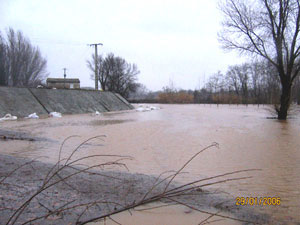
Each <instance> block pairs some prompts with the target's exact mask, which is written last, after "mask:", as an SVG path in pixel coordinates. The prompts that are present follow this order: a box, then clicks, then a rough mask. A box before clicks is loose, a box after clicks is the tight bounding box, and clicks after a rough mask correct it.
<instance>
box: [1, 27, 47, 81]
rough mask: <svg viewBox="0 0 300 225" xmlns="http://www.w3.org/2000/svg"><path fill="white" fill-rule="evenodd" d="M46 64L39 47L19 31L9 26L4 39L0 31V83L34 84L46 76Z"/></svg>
mask: <svg viewBox="0 0 300 225" xmlns="http://www.w3.org/2000/svg"><path fill="white" fill-rule="evenodd" d="M46 66H47V61H46V59H45V58H43V57H42V55H41V52H40V50H39V48H38V47H34V46H33V45H32V44H31V43H30V41H29V39H27V38H26V37H24V35H23V33H22V32H21V31H17V32H15V31H14V30H13V29H12V28H9V29H8V31H7V37H6V39H5V38H4V37H2V35H1V33H0V85H2V86H21V87H30V86H36V85H37V84H40V83H41V82H42V80H44V79H45V78H46V77H47V76H48V74H47V71H46Z"/></svg>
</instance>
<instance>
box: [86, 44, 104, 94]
mask: <svg viewBox="0 0 300 225" xmlns="http://www.w3.org/2000/svg"><path fill="white" fill-rule="evenodd" d="M98 45H103V44H102V43H96V44H89V46H95V90H98V49H97V47H98Z"/></svg>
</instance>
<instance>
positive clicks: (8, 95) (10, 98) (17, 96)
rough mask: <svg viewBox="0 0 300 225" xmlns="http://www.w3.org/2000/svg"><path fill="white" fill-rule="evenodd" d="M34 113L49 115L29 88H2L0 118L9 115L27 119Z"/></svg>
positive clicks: (0, 89) (0, 93) (0, 91)
mask: <svg viewBox="0 0 300 225" xmlns="http://www.w3.org/2000/svg"><path fill="white" fill-rule="evenodd" d="M33 112H36V113H37V114H46V113H47V111H46V110H45V109H44V108H43V106H42V105H41V104H40V103H39V102H38V101H37V100H36V99H35V98H34V96H32V94H31V93H30V91H29V90H28V89H27V88H11V87H0V117H3V116H4V115H5V114H7V113H10V114H12V115H14V116H18V117H25V116H28V115H29V114H31V113H33Z"/></svg>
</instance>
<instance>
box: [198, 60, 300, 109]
mask: <svg viewBox="0 0 300 225" xmlns="http://www.w3.org/2000/svg"><path fill="white" fill-rule="evenodd" d="M298 80H299V79H297V80H296V81H297V82H295V85H294V87H293V95H292V97H291V100H293V101H295V102H300V100H299V98H300V96H299V93H297V89H299V82H298ZM280 93H281V85H280V80H279V77H278V76H277V73H276V69H275V68H274V67H273V66H272V65H270V63H269V62H267V61H256V62H253V63H243V64H241V65H234V66H229V67H228V70H227V72H226V73H225V74H222V73H221V72H218V73H216V74H214V75H212V76H211V77H210V78H209V80H208V82H207V83H206V85H205V88H203V89H202V90H199V91H198V93H196V99H195V101H196V102H209V103H225V104H279V103H280V101H279V100H280Z"/></svg>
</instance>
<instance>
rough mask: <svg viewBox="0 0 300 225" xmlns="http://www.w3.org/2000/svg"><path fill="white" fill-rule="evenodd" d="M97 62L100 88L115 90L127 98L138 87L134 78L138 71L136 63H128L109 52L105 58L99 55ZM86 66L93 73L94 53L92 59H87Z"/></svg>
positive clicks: (92, 76)
mask: <svg viewBox="0 0 300 225" xmlns="http://www.w3.org/2000/svg"><path fill="white" fill-rule="evenodd" d="M97 63H98V68H99V71H98V74H99V82H100V84H101V88H102V90H104V91H105V90H107V91H113V92H117V93H119V94H121V95H122V96H124V97H125V98H127V97H128V96H129V94H130V93H132V92H135V91H136V89H137V88H138V85H137V83H136V80H137V75H138V74H139V73H140V71H139V70H138V68H137V65H136V64H131V63H128V62H126V60H125V59H123V58H121V57H119V56H114V54H113V53H109V54H108V55H107V56H106V57H105V58H103V57H102V56H99V57H98V60H97ZM87 66H88V68H89V69H90V70H91V71H93V73H94V72H95V56H94V55H92V61H89V60H88V61H87ZM91 78H92V79H94V75H91Z"/></svg>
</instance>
